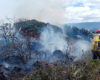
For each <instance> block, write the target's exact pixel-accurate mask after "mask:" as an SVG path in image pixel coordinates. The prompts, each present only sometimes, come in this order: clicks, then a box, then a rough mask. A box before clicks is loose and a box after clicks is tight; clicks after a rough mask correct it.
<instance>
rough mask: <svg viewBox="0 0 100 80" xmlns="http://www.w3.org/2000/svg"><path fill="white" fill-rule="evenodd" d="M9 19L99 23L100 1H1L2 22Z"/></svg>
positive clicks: (55, 22) (0, 16) (58, 22)
mask: <svg viewBox="0 0 100 80" xmlns="http://www.w3.org/2000/svg"><path fill="white" fill-rule="evenodd" d="M7 17H8V18H14V17H16V18H27V19H37V20H40V21H44V22H50V23H53V24H60V23H69V22H71V23H72V22H94V21H95V22H97V21H98V22H99V21H100V0H0V20H1V19H5V18H7Z"/></svg>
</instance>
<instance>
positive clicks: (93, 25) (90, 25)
mask: <svg viewBox="0 0 100 80" xmlns="http://www.w3.org/2000/svg"><path fill="white" fill-rule="evenodd" d="M67 25H69V26H75V27H78V28H84V29H87V30H90V31H95V30H96V29H100V22H83V23H69V24H67Z"/></svg>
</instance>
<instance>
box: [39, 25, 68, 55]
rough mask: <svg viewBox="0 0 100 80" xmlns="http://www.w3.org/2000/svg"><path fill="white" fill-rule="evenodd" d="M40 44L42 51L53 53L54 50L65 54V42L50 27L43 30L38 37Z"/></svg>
mask: <svg viewBox="0 0 100 80" xmlns="http://www.w3.org/2000/svg"><path fill="white" fill-rule="evenodd" d="M40 42H41V44H42V45H43V46H44V47H43V50H44V51H49V52H51V53H53V52H54V51H55V50H61V51H62V52H64V53H65V52H66V49H67V41H66V40H65V39H64V37H63V36H62V34H61V33H60V32H55V31H54V29H53V28H52V27H51V26H48V27H47V28H45V29H44V30H43V31H42V33H41V35H40Z"/></svg>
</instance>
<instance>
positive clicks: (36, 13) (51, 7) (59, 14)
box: [15, 0, 67, 24]
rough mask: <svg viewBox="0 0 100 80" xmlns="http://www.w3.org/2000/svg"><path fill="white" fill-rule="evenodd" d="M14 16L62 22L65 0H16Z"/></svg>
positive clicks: (53, 22) (56, 22) (55, 22)
mask: <svg viewBox="0 0 100 80" xmlns="http://www.w3.org/2000/svg"><path fill="white" fill-rule="evenodd" d="M16 3H17V4H18V5H17V6H16V9H15V17H17V18H25V19H37V20H39V21H43V22H48V23H52V24H63V23H65V22H66V20H65V15H66V12H65V6H66V4H67V0H39V1H38V0H18V1H16Z"/></svg>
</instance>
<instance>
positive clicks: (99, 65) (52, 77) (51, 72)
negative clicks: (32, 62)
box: [24, 60, 100, 80]
mask: <svg viewBox="0 0 100 80" xmlns="http://www.w3.org/2000/svg"><path fill="white" fill-rule="evenodd" d="M24 80H100V60H90V61H88V62H85V63H84V62H81V63H77V64H76V65H72V64H65V65H64V66H63V65H61V64H58V63H57V64H56V65H55V66H46V67H45V68H39V69H37V70H35V71H33V72H32V73H29V74H28V75H26V76H25V77H24Z"/></svg>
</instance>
